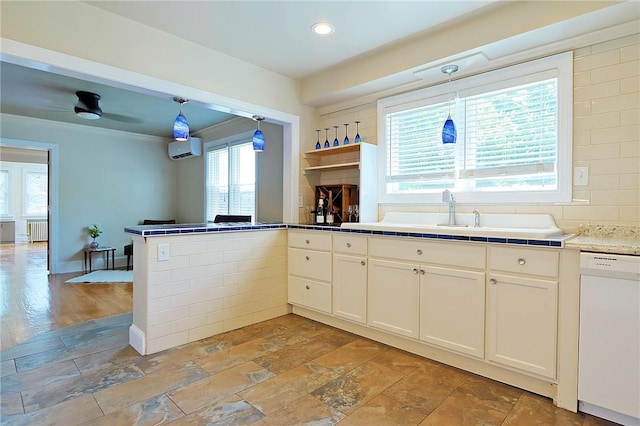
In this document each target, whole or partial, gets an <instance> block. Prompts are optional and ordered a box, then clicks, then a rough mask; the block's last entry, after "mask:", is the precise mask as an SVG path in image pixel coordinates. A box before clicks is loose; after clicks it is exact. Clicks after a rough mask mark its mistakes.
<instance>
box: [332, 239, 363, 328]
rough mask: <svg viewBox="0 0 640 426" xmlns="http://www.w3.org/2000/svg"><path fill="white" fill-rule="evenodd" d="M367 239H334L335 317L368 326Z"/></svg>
mask: <svg viewBox="0 0 640 426" xmlns="http://www.w3.org/2000/svg"><path fill="white" fill-rule="evenodd" d="M366 256H367V237H363V236H358V235H351V234H335V235H334V236H333V286H332V289H333V315H335V316H337V317H340V318H345V319H348V320H351V321H355V322H359V323H362V324H365V323H366V322H367V257H366Z"/></svg>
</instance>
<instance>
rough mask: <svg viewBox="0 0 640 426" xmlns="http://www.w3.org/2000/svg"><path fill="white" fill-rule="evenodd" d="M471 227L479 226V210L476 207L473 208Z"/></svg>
mask: <svg viewBox="0 0 640 426" xmlns="http://www.w3.org/2000/svg"><path fill="white" fill-rule="evenodd" d="M473 215H474V218H473V227H474V228H480V212H479V211H478V210H476V209H473Z"/></svg>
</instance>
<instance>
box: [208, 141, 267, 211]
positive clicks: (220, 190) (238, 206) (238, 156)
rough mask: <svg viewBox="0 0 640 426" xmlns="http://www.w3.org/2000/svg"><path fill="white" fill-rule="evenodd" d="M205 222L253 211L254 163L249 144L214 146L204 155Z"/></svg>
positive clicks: (254, 208) (254, 203) (254, 199)
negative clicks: (223, 216) (227, 215)
mask: <svg viewBox="0 0 640 426" xmlns="http://www.w3.org/2000/svg"><path fill="white" fill-rule="evenodd" d="M205 186H206V194H207V200H206V208H207V213H206V216H207V221H209V222H213V220H214V218H215V217H216V215H218V214H225V215H226V214H232V215H251V216H252V217H254V218H255V211H256V207H255V206H256V161H255V154H254V151H253V146H252V144H251V142H240V143H233V144H224V145H221V146H215V147H213V148H211V149H209V150H208V151H207V156H206V185H205Z"/></svg>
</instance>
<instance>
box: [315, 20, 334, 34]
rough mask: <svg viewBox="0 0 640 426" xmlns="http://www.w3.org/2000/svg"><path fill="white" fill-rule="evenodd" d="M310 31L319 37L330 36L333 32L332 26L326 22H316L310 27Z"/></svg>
mask: <svg viewBox="0 0 640 426" xmlns="http://www.w3.org/2000/svg"><path fill="white" fill-rule="evenodd" d="M311 31H313V32H314V33H316V34H319V35H327V34H331V33H332V32H333V31H334V28H333V25H331V24H329V23H327V22H316V23H315V24H313V25H312V26H311Z"/></svg>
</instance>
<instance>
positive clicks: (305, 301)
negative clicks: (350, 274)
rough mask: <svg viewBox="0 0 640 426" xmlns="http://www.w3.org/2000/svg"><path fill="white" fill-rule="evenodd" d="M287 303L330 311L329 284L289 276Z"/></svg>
mask: <svg viewBox="0 0 640 426" xmlns="http://www.w3.org/2000/svg"><path fill="white" fill-rule="evenodd" d="M289 303H291V304H292V305H300V306H304V307H307V308H311V309H315V310H317V311H322V312H327V313H329V314H330V313H331V285H330V284H327V283H321V282H318V281H312V280H307V279H304V278H299V277H292V276H289Z"/></svg>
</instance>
